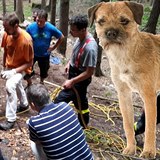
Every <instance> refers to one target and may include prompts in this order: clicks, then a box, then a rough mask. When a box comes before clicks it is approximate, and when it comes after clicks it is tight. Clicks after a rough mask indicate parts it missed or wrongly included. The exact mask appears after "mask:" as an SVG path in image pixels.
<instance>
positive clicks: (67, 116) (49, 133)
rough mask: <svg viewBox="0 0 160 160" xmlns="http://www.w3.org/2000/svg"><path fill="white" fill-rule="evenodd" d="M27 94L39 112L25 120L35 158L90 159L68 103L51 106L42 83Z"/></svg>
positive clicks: (34, 86) (31, 86)
mask: <svg viewBox="0 0 160 160" xmlns="http://www.w3.org/2000/svg"><path fill="white" fill-rule="evenodd" d="M26 95H27V99H28V102H29V104H30V106H31V108H32V109H33V110H35V111H37V112H38V115H36V116H33V117H31V118H30V119H29V120H27V124H28V127H29V132H30V140H31V148H32V151H33V153H34V154H35V156H36V159H38V160H45V159H75V160H80V159H83V160H92V159H93V156H92V153H91V151H90V149H89V147H88V144H87V142H86V140H85V135H84V132H83V129H82V127H81V125H80V123H79V121H78V118H77V116H76V114H75V113H74V111H73V109H72V107H70V106H69V104H67V103H65V102H60V103H57V104H54V103H53V102H52V101H51V99H50V95H49V93H48V91H47V89H46V87H45V86H44V85H42V84H32V85H30V86H28V87H27V89H26Z"/></svg>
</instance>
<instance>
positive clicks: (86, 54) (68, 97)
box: [54, 15, 98, 127]
mask: <svg viewBox="0 0 160 160" xmlns="http://www.w3.org/2000/svg"><path fill="white" fill-rule="evenodd" d="M69 24H70V33H71V35H72V36H73V37H78V39H77V41H76V42H75V45H74V48H73V53H72V56H71V60H70V61H69V62H68V64H67V66H66V68H65V72H66V73H69V77H68V80H66V81H65V82H64V84H63V87H64V89H63V90H62V91H61V92H60V94H59V95H58V97H57V98H56V99H55V101H54V102H55V103H58V102H61V101H65V102H67V103H68V102H69V101H73V103H74V105H75V107H76V109H77V110H78V119H79V121H80V124H81V125H82V126H83V127H86V126H87V124H88V123H89V106H88V99H87V97H86V94H87V87H88V85H89V84H90V82H91V77H92V75H93V72H94V68H95V67H96V61H97V52H98V46H97V43H96V41H95V40H94V38H93V36H92V35H91V34H90V33H88V31H87V27H88V19H87V16H85V15H78V16H74V17H72V18H71V19H70V21H69ZM74 88H75V89H76V90H73V89H74ZM75 91H77V92H78V95H79V97H80V99H79V101H80V103H81V107H80V106H79V103H78V99H77V98H78V97H77V94H76V93H75Z"/></svg>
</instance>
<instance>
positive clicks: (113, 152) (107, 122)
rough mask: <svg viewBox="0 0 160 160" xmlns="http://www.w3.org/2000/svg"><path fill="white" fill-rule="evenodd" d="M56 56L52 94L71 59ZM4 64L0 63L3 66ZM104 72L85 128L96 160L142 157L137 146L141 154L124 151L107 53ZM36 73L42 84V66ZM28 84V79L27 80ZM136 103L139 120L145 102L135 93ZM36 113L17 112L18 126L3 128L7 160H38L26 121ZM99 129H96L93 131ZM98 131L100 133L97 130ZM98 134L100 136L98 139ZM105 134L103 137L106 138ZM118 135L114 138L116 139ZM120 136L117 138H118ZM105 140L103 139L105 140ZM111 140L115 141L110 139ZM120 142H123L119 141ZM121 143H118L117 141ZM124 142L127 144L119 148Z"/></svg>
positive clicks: (0, 137) (0, 135) (0, 112)
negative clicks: (130, 154) (40, 72)
mask: <svg viewBox="0 0 160 160" xmlns="http://www.w3.org/2000/svg"><path fill="white" fill-rule="evenodd" d="M72 43H73V40H71V39H70V40H69V43H68V48H69V49H68V50H67V57H69V56H70V53H71V48H72V47H71V46H72ZM52 54H53V55H54V57H58V58H59V59H60V60H61V63H60V64H58V65H57V64H51V66H50V69H49V76H48V78H47V79H46V82H47V83H45V85H46V87H47V88H48V90H49V92H50V93H55V89H56V88H58V86H61V84H62V83H63V82H64V80H65V79H66V75H64V64H65V62H66V61H67V58H64V57H62V56H61V55H60V54H58V53H56V52H54V53H52ZM0 62H2V52H1V54H0ZM1 67H2V66H0V69H1ZM101 68H102V71H103V73H104V75H105V76H102V77H99V78H98V77H95V76H93V79H92V83H91V84H90V86H89V88H88V98H89V104H90V111H91V116H90V117H91V118H90V123H89V129H87V130H85V133H86V137H87V141H88V144H89V145H90V148H91V150H92V152H93V154H94V157H95V160H112V159H113V160H123V159H130V160H133V159H134V160H138V159H140V158H138V156H139V154H140V152H139V149H137V151H138V152H137V155H136V156H134V157H126V156H123V155H122V154H121V152H122V148H123V147H124V145H125V142H126V140H125V135H124V130H123V127H122V117H121V114H120V111H119V108H118V103H117V93H116V91H115V88H114V85H113V84H112V81H111V79H110V68H109V65H108V60H107V58H106V56H105V55H103V57H102V66H101ZM35 71H36V75H35V76H34V77H33V83H39V68H38V66H37V64H36V65H35ZM23 83H24V86H26V82H25V81H23ZM0 90H1V92H0V122H3V121H4V120H5V94H6V92H5V81H4V80H3V79H0ZM133 100H134V104H135V119H137V117H138V115H139V114H140V112H141V107H142V105H143V104H142V102H141V100H140V98H139V96H138V95H137V94H134V95H133ZM35 114H36V113H35V112H34V111H32V110H30V111H29V112H27V113H24V114H20V115H17V122H16V124H15V127H14V128H13V129H11V130H9V131H0V149H1V151H2V154H3V155H4V157H5V160H34V159H35V157H34V155H33V154H32V152H31V150H30V146H29V138H28V130H27V126H26V120H27V119H28V118H29V117H30V116H32V115H35ZM92 129H96V130H92ZM95 131H98V132H95ZM159 135H160V130H159V126H157V149H158V150H157V159H160V156H159V154H158V153H159V148H160V138H159V137H160V136H159ZM97 137H98V138H97ZM102 137H103V138H102ZM113 137H114V139H113ZM115 137H116V138H115ZM143 138H144V135H143V134H142V135H140V136H137V146H138V147H140V149H141V148H142V146H143ZM102 139H103V140H102ZM109 141H111V142H109ZM116 141H121V142H120V143H117V142H116ZM116 143H117V144H116ZM119 145H123V147H119ZM119 148H120V149H119Z"/></svg>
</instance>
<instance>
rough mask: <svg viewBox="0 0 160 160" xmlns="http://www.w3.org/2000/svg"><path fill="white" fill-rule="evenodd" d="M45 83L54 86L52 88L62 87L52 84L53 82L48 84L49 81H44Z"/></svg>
mask: <svg viewBox="0 0 160 160" xmlns="http://www.w3.org/2000/svg"><path fill="white" fill-rule="evenodd" d="M44 83H46V84H49V85H52V86H55V87H61V86H60V85H58V84H55V83H51V82H48V81H45V80H44Z"/></svg>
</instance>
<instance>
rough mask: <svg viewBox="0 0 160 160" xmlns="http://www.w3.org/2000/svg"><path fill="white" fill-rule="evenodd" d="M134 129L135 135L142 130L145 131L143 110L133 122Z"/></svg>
mask: <svg viewBox="0 0 160 160" xmlns="http://www.w3.org/2000/svg"><path fill="white" fill-rule="evenodd" d="M134 131H135V136H137V135H139V134H142V133H144V131H145V114H144V111H143V113H142V114H141V116H140V118H139V119H138V121H137V122H135V123H134Z"/></svg>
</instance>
